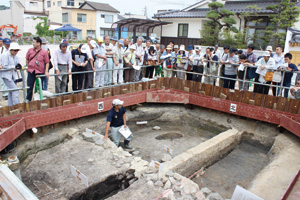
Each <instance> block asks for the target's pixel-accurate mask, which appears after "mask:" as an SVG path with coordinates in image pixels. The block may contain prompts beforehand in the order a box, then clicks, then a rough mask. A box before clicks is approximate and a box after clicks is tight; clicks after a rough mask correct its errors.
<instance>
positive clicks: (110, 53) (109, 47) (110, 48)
mask: <svg viewBox="0 0 300 200" xmlns="http://www.w3.org/2000/svg"><path fill="white" fill-rule="evenodd" d="M109 41H110V38H109V36H108V35H106V36H104V43H103V44H102V46H103V47H104V48H105V50H106V57H107V60H106V67H105V69H110V70H111V71H107V72H106V73H105V77H104V85H111V84H112V83H113V82H112V74H113V73H112V70H113V68H114V62H113V57H114V54H115V52H114V45H113V44H112V43H110V42H109Z"/></svg>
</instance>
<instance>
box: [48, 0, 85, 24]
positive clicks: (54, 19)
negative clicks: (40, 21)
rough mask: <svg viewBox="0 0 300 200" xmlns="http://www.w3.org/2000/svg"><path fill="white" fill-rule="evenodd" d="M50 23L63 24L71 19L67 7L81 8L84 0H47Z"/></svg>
mask: <svg viewBox="0 0 300 200" xmlns="http://www.w3.org/2000/svg"><path fill="white" fill-rule="evenodd" d="M45 2H46V3H45V4H46V9H47V11H48V21H49V24H55V25H62V24H64V23H66V21H69V19H68V15H67V14H66V13H68V10H67V9H72V8H79V7H80V6H81V5H82V4H83V3H84V0H45Z"/></svg>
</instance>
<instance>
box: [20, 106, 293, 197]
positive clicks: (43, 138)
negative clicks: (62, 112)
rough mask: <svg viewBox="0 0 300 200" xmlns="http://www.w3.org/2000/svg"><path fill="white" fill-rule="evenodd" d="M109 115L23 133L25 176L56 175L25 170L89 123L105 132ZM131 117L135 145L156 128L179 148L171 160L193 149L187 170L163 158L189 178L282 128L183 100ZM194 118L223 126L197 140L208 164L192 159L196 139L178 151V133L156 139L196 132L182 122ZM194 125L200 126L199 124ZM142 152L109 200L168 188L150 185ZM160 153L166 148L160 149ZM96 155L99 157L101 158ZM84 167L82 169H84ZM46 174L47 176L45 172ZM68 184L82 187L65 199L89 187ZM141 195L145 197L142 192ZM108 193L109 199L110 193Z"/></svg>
mask: <svg viewBox="0 0 300 200" xmlns="http://www.w3.org/2000/svg"><path fill="white" fill-rule="evenodd" d="M106 115H107V113H102V114H99V115H95V116H91V117H86V118H82V119H79V120H73V121H70V122H66V123H62V124H61V125H60V126H59V127H57V128H54V129H51V130H49V133H47V134H41V133H38V134H37V135H36V136H35V137H34V138H33V139H32V138H28V139H25V137H24V138H23V139H25V140H24V141H22V142H21V141H18V144H19V146H18V147H17V150H16V151H17V152H19V154H18V156H19V155H20V157H22V155H23V158H25V157H27V156H28V155H29V158H30V159H26V160H25V162H23V163H22V165H23V166H22V167H23V170H22V172H23V173H22V174H23V175H24V173H28V174H27V175H26V176H27V177H31V179H30V180H29V179H28V180H27V181H28V182H33V180H39V179H38V178H37V177H39V176H42V180H43V181H42V182H45V180H47V179H48V177H52V176H53V177H55V176H56V175H57V171H55V170H54V171H52V173H50V174H48V172H47V173H44V172H42V171H40V172H39V173H37V174H40V175H39V176H31V175H30V171H28V170H27V171H26V168H27V167H28V166H30V165H31V163H32V162H33V161H34V160H36V159H38V158H39V153H43V152H44V155H47V156H48V155H49V154H47V153H45V152H47V150H49V151H54V150H56V151H54V152H56V153H58V154H59V153H60V150H62V149H64V148H63V147H64V146H65V144H67V143H68V142H71V141H72V140H78V139H80V138H81V137H82V136H81V134H82V133H83V132H84V131H85V128H90V129H92V130H95V131H98V132H101V133H102V134H103V130H104V127H105V119H106ZM127 116H128V125H129V127H131V129H132V130H133V132H134V133H135V137H134V140H133V142H132V145H133V146H134V145H135V144H134V142H135V141H138V138H139V136H141V135H139V131H141V130H142V131H145V132H144V133H147V132H148V133H149V135H151V134H150V133H152V134H153V135H152V136H151V137H152V139H153V141H157V142H158V141H164V142H171V143H169V145H170V147H172V148H173V149H174V151H175V154H174V158H173V159H172V160H175V161H176V159H177V157H180V156H181V154H186V153H189V154H191V155H193V156H191V157H190V159H191V160H190V161H189V160H186V162H187V163H188V165H191V166H188V165H187V167H189V169H187V170H185V169H184V168H183V167H182V169H181V167H179V166H183V165H182V163H180V162H179V164H178V167H177V168H176V167H175V165H171V164H170V165H169V163H170V161H168V162H164V163H163V164H164V168H165V169H166V170H167V169H172V171H174V172H176V173H177V174H179V176H181V175H184V177H187V176H188V175H190V174H191V173H193V172H195V170H199V169H200V168H201V167H205V166H210V165H211V164H214V162H216V161H217V160H219V159H221V158H222V155H223V156H224V155H226V154H227V153H228V152H230V151H231V150H232V149H233V148H234V147H235V146H236V145H238V144H239V143H240V142H241V141H242V140H243V139H246V140H247V139H249V140H250V139H251V140H252V141H255V142H257V143H258V144H262V145H265V146H272V144H273V143H274V140H275V138H276V136H277V134H278V131H277V130H276V126H273V125H270V124H267V123H261V122H257V121H255V120H249V119H245V118H238V117H235V116H231V115H228V114H223V113H220V112H214V111H211V110H208V109H203V108H197V107H194V108H193V109H191V108H190V107H184V106H182V105H180V106H179V105H169V104H143V105H142V106H141V107H138V108H136V109H134V110H132V111H131V110H130V109H129V108H127ZM187 116H189V117H190V118H187ZM191 118H192V119H193V120H194V121H195V122H197V121H199V126H202V125H203V124H204V125H205V124H206V123H208V124H212V126H211V127H215V128H216V127H221V128H217V129H216V130H217V131H216V132H215V133H212V134H204V135H202V136H203V141H202V142H199V143H198V144H200V145H203V146H204V144H205V146H207V147H206V151H207V152H210V153H207V154H208V155H206V156H207V157H204V159H203V163H205V164H203V165H202V164H201V163H197V162H198V161H197V160H193V159H196V158H198V157H201V156H199V155H198V154H195V152H193V149H196V147H197V145H198V144H197V145H190V146H188V145H187V146H186V147H185V148H186V149H181V150H180V151H177V152H176V146H172V142H176V141H177V140H180V138H174V139H173V140H168V139H167V140H166V139H163V140H157V139H155V138H156V137H157V136H161V135H164V133H163V132H165V133H177V132H179V133H181V134H182V135H183V137H182V138H185V137H186V136H187V135H186V134H187V133H186V132H187V131H188V132H192V131H191V129H190V130H187V129H186V127H184V126H183V124H189V122H190V121H192V120H190V119H191ZM144 120H146V121H148V125H144V126H143V128H141V127H140V126H137V125H136V122H137V121H144ZM171 121H173V122H171ZM168 122H169V124H168ZM200 122H201V123H200ZM166 124H168V125H169V126H170V127H173V128H175V129H176V130H175V131H174V130H173V131H172V130H165V129H164V125H166ZM175 124H177V126H175ZM193 124H195V123H194V122H191V123H190V125H193ZM154 125H160V126H161V129H162V130H160V132H157V133H154V130H152V127H153V126H154ZM178 127H179V128H178ZM180 127H182V129H180ZM227 129H229V130H227ZM195 130H197V128H196V129H195ZM220 130H222V131H220ZM224 130H227V131H224ZM62 132H63V134H61V133H62ZM221 132H222V133H221ZM220 133H221V134H220ZM155 134H157V135H155ZM286 134H288V133H287V132H286ZM202 136H201V134H199V136H198V137H202ZM215 138H217V139H219V140H218V141H219V142H216V139H215ZM294 139H295V140H297V139H298V138H294ZM144 143H149V141H148V140H144ZM218 143H220V144H221V145H219V147H218V148H217V149H219V150H215V151H214V147H216V145H217V144H218ZM89 145H91V144H88V143H87V144H85V145H83V146H89ZM58 146H59V147H58ZM20 147H22V148H21V149H18V148H20ZM75 147H76V148H75ZM78 148H79V147H78V146H76V145H75V146H74V145H73V150H76V149H78ZM159 148H160V149H163V147H162V146H161V145H160V146H159ZM79 149H80V148H79ZM154 149H155V150H156V147H154ZM139 151H140V154H139V155H137V156H133V157H139V156H140V157H141V160H140V161H141V162H142V163H143V164H142V165H144V164H145V165H144V166H139V167H137V168H138V170H137V171H135V174H134V175H135V178H136V179H137V180H135V182H134V183H133V184H132V185H131V186H130V187H128V188H127V189H125V190H122V184H121V186H120V188H121V191H120V189H116V190H114V191H112V193H110V194H114V193H116V192H118V191H120V192H118V194H116V195H114V196H111V197H110V198H109V199H118V198H120V197H126V198H124V199H131V198H130V197H132V196H133V195H134V194H136V193H138V195H137V196H136V197H137V199H145V198H146V197H147V198H148V197H150V196H151V195H152V196H153V199H155V198H156V197H157V196H158V195H160V194H162V193H163V192H164V191H165V189H164V187H165V184H166V182H163V187H158V186H155V185H154V187H153V188H152V186H151V183H149V185H148V184H147V183H148V182H149V181H148V180H147V177H148V176H147V175H145V169H144V167H145V166H147V167H148V164H149V162H150V159H151V157H149V158H147V157H145V154H146V153H147V152H145V153H143V151H142V150H139ZM218 151H219V153H218ZM223 151H224V152H223ZM25 152H27V153H26V156H25V155H24V153H25ZM33 152H35V153H37V152H38V153H37V154H32V153H33ZM62 152H64V153H65V152H66V151H62ZM67 152H68V150H67ZM77 152H78V151H77ZM160 152H162V151H160ZM31 154H32V155H31ZM209 154H212V155H209ZM277 154H280V151H278V152H277ZM277 154H276V155H277ZM86 155H89V153H86V154H85V156H84V157H83V156H81V158H80V159H79V158H78V159H79V160H81V161H84V162H88V161H87V160H88V157H86ZM197 155H198V156H197ZM97 156H99V155H97ZM151 156H153V157H152V158H153V159H154V160H159V158H160V157H155V154H153V155H151ZM65 157H68V156H65ZM71 157H72V156H71ZM144 157H145V159H144ZM193 157H195V158H193ZM96 158H97V157H96ZM98 159H100V160H101V158H98ZM22 160H24V159H22ZM66 160H67V159H63V158H60V159H59V160H56V161H51V162H49V161H47V162H48V164H50V165H51V164H56V163H64V162H66ZM95 160H96V159H95ZM104 160H105V159H104ZM138 160H139V159H138ZM34 162H37V161H34ZM146 163H147V164H146ZM189 163H190V164H189ZM41 164H42V163H41V162H38V165H37V166H38V167H45V165H46V163H44V164H43V165H41ZM111 164H117V163H111ZM193 164H195V165H196V166H192V165H193ZM83 166H84V165H83ZM169 166H170V168H169ZM172 166H173V167H172ZM35 168H37V167H35ZM173 168H174V169H173ZM80 169H81V168H80V167H79V170H80ZM112 169H113V168H112ZM128 170H129V168H128V169H124V171H122V172H115V173H114V174H112V175H113V176H116V175H118V174H124V173H125V174H126V173H127V171H128ZM177 170H179V171H177ZM180 170H181V171H180ZM24 171H25V172H24ZM49 171H51V169H49ZM117 171H118V170H117ZM66 172H67V173H69V167H68V168H66ZM82 172H83V173H84V170H83V171H82ZM102 172H103V171H101V170H96V171H95V172H93V174H97V173H102ZM43 174H46V175H45V176H44V177H43ZM47 174H48V175H49V176H47ZM104 174H105V175H103V177H102V178H101V179H100V178H98V180H97V182H95V183H94V184H93V185H97V184H101V183H105V181H106V180H107V178H108V177H109V176H110V175H111V174H110V172H109V173H104ZM157 176H158V175H157ZM160 176H161V177H163V175H160ZM184 177H183V178H184ZM36 178H37V179H36ZM68 178H72V179H70V180H71V181H70V182H72V183H76V184H78V183H77V182H76V181H77V180H76V179H73V178H75V177H68ZM148 179H149V178H148ZM256 179H257V178H256ZM164 180H166V179H165V178H164ZM25 181H26V177H25ZM152 182H153V183H155V182H154V181H152ZM177 182H178V181H177ZM286 182H287V181H286ZM46 183H47V182H46ZM52 183H55V181H52ZM190 183H191V184H192V185H194V186H193V188H196V189H195V190H193V191H199V186H197V187H196V186H195V183H193V182H192V181H190ZM35 184H36V185H38V184H39V183H38V182H37V183H35ZM49 184H50V183H47V185H49ZM60 184H62V185H64V182H62V183H60ZM42 185H43V184H42ZM93 185H91V187H93ZM254 185H259V184H254ZM34 187H35V186H34ZM69 187H71V188H72V187H73V190H74V191H76V192H77V193H78V192H79V193H78V194H76V195H77V196H76V195H75V194H72V195H69V196H68V198H66V199H69V198H71V197H72V198H75V197H78V198H79V197H80V195H81V194H82V193H80V191H81V192H83V191H88V189H87V188H81V189H80V187H79V188H78V186H76V187H75V188H74V185H69ZM277 187H278V186H277ZM29 188H30V187H29ZM40 188H42V187H40ZM50 188H52V189H49V188H48V189H46V190H45V191H44V192H43V193H39V195H44V194H47V193H51V192H53V191H55V188H56V187H55V185H54V186H51V184H50ZM149 188H151V190H150V191H151V194H150V193H149V192H148V193H147V192H146V191H149ZM56 189H57V188H56ZM33 191H34V189H33ZM137 191H138V192H137ZM142 191H144V192H142ZM216 192H218V191H217V190H216ZM177 193H178V191H177ZM254 193H255V190H254ZM143 194H144V195H145V196H143ZM74 195H75V196H74ZM176 195H177V194H175V196H176ZM193 195H195V194H193ZM53 196H55V194H53V195H52V197H53ZM108 196H109V195H108ZM152 196H151V199H152ZM170 196H171V195H170ZM173 196H174V195H173ZM46 197H47V196H44V197H42V198H41V199H47V198H46ZM127 197H128V198H127ZM262 197H263V196H262ZM105 198H107V196H106V197H105ZM50 199H51V198H50ZM52 199H53V198H52ZM266 199H267V198H266Z"/></svg>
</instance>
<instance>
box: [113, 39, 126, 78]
mask: <svg viewBox="0 0 300 200" xmlns="http://www.w3.org/2000/svg"><path fill="white" fill-rule="evenodd" d="M117 45H118V46H117V48H116V49H115V57H114V62H115V70H114V72H113V81H114V84H117V83H119V84H122V83H123V82H124V81H123V63H124V61H123V58H124V55H125V52H124V49H123V45H124V42H123V40H119V41H118V44H117ZM118 75H119V76H118ZM118 77H119V79H118Z"/></svg>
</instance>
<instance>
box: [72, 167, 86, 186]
mask: <svg viewBox="0 0 300 200" xmlns="http://www.w3.org/2000/svg"><path fill="white" fill-rule="evenodd" d="M70 167H71V173H72V175H73V176H75V177H76V178H77V179H78V180H79V181H80V182H81V183H82V184H83V185H85V186H86V187H89V183H88V178H87V177H86V176H85V175H84V174H82V173H81V172H80V171H79V170H78V169H76V168H75V167H73V166H72V165H70Z"/></svg>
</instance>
